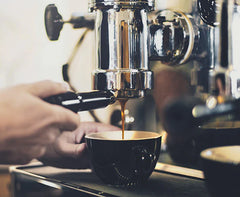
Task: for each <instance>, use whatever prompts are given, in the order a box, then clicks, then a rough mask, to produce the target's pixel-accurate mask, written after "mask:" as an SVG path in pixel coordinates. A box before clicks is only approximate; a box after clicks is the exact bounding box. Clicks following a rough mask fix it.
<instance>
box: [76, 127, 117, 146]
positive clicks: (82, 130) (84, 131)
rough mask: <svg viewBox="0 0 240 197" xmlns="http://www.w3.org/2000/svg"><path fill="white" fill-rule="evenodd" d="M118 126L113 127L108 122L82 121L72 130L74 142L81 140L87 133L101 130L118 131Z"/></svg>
mask: <svg viewBox="0 0 240 197" xmlns="http://www.w3.org/2000/svg"><path fill="white" fill-rule="evenodd" d="M118 130H120V128H119V127H115V126H113V125H109V124H103V123H97V122H82V123H81V124H80V126H79V127H78V128H77V129H76V130H75V131H74V134H75V143H80V142H82V139H83V137H84V136H85V135H87V134H89V133H98V132H102V131H118Z"/></svg>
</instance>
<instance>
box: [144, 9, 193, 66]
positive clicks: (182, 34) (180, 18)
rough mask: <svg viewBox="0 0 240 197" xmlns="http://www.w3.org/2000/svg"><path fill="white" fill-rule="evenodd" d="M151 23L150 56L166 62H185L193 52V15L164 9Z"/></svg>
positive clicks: (152, 58)
mask: <svg viewBox="0 0 240 197" xmlns="http://www.w3.org/2000/svg"><path fill="white" fill-rule="evenodd" d="M155 15H156V16H157V17H156V19H154V20H153V21H152V23H151V24H150V27H149V29H150V35H149V37H150V39H149V40H150V45H149V56H150V59H151V60H160V61H162V62H163V63H165V64H172V65H173V64H174V65H176V64H183V63H185V62H186V61H187V60H188V59H189V57H190V56H191V54H192V51H193V47H194V37H195V32H194V29H193V24H192V21H191V19H190V18H191V16H187V15H186V14H184V13H182V12H180V11H178V12H177V11H171V10H164V11H160V12H158V13H156V14H155Z"/></svg>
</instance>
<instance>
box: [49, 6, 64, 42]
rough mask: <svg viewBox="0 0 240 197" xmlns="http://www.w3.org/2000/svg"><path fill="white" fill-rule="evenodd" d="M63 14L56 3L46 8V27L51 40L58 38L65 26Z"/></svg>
mask: <svg viewBox="0 0 240 197" xmlns="http://www.w3.org/2000/svg"><path fill="white" fill-rule="evenodd" d="M63 23H64V22H63V21H62V16H61V15H60V14H59V13H58V9H57V7H56V6H55V5H54V4H49V5H48V6H47V7H46V8H45V29H46V32H47V36H48V38H49V40H58V38H59V35H60V31H61V30H62V27H63Z"/></svg>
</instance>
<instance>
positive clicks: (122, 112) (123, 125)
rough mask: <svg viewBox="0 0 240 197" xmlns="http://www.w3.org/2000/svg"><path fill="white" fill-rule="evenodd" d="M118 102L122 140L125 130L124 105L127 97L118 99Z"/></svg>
mask: <svg viewBox="0 0 240 197" xmlns="http://www.w3.org/2000/svg"><path fill="white" fill-rule="evenodd" d="M119 103H120V105H121V117H122V139H123V140H124V130H125V114H124V111H125V107H126V103H127V99H119Z"/></svg>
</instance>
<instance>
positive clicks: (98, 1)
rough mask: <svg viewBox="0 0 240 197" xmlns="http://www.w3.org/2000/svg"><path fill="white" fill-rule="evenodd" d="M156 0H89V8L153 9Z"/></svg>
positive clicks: (91, 9)
mask: <svg viewBox="0 0 240 197" xmlns="http://www.w3.org/2000/svg"><path fill="white" fill-rule="evenodd" d="M154 2H155V0H89V9H90V11H93V10H95V9H106V8H107V9H109V8H114V9H118V10H119V9H121V8H133V9H136V8H140V9H143V8H146V9H153V7H154Z"/></svg>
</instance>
